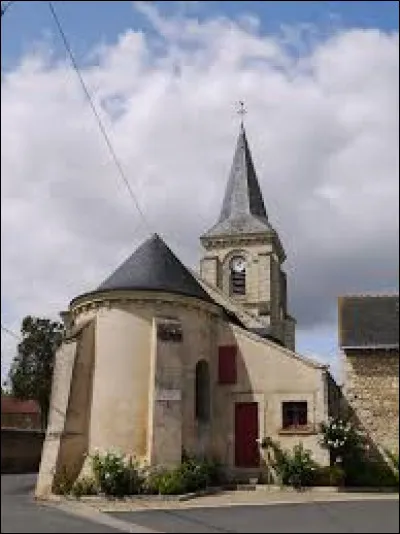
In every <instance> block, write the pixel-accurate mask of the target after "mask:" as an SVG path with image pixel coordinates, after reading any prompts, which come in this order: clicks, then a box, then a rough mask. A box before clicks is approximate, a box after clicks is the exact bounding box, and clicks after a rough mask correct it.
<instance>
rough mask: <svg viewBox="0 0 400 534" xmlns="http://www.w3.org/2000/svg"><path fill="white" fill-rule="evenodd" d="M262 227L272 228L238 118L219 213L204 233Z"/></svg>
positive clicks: (262, 229) (257, 230) (243, 231)
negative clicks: (232, 154)
mask: <svg viewBox="0 0 400 534" xmlns="http://www.w3.org/2000/svg"><path fill="white" fill-rule="evenodd" d="M242 110H243V111H244V109H243V107H242V106H241V111H242ZM266 231H272V227H271V226H270V224H269V222H268V217H267V212H266V210H265V205H264V200H263V197H262V193H261V188H260V184H259V183H258V179H257V175H256V171H255V169H254V164H253V159H252V157H251V152H250V148H249V144H248V141H247V136H246V131H245V127H244V124H243V120H242V121H241V123H240V130H239V137H238V140H237V144H236V150H235V155H234V157H233V163H232V167H231V171H230V175H229V179H228V184H227V187H226V191H225V196H224V200H223V203H222V209H221V213H220V217H219V220H218V222H217V224H216V225H215V226H214V227H213V228H211V230H209V231H208V232H207V233H206V234H205V236H204V237H206V236H210V237H211V236H217V235H221V236H222V235H227V234H238V233H240V234H249V233H250V234H252V233H260V232H266Z"/></svg>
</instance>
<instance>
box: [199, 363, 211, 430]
mask: <svg viewBox="0 0 400 534" xmlns="http://www.w3.org/2000/svg"><path fill="white" fill-rule="evenodd" d="M195 389H196V390H195V415H196V419H197V420H198V421H202V422H206V421H209V419H210V372H209V369H208V363H207V362H206V361H205V360H200V361H199V362H197V365H196V387H195Z"/></svg>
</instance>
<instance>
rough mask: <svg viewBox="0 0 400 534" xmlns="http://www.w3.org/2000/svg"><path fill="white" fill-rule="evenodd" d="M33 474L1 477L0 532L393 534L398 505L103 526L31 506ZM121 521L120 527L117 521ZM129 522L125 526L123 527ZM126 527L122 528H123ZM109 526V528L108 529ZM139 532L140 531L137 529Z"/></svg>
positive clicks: (238, 509) (203, 512)
mask: <svg viewBox="0 0 400 534" xmlns="http://www.w3.org/2000/svg"><path fill="white" fill-rule="evenodd" d="M34 483H35V475H6V476H2V477H1V532H4V533H14V532H15V533H25V532H34V533H39V532H43V533H48V532H52V533H58V532H60V533H62V532H71V533H74V532H77V533H78V532H82V533H86V532H99V533H102V532H108V533H113V532H121V531H122V530H123V531H125V532H127V531H130V532H139V531H141V532H144V531H145V530H146V529H150V530H154V531H158V532H173V533H181V532H190V533H192V532H193V533H195V532H204V533H211V532H212V533H236V532H237V533H239V532H240V533H246V532H248V533H250V532H266V533H267V532H282V533H283V532H292V533H297V532H307V533H313V532H323V533H329V532H336V533H342V532H343V533H348V534H351V533H392V532H393V533H394V532H395V533H398V532H399V501H398V500H385V499H382V500H368V501H354V500H353V501H347V502H325V503H322V502H314V503H307V504H274V505H267V506H264V505H257V506H222V507H218V508H192V509H185V510H183V509H180V510H152V511H140V512H132V513H131V512H124V513H113V514H107V517H106V523H107V522H108V524H104V518H105V516H104V514H103V515H102V517H103V520H102V521H101V522H98V521H100V519H96V518H95V517H93V521H91V520H89V519H86V518H82V517H78V516H75V515H72V514H68V513H65V512H64V511H61V510H59V509H57V508H54V507H49V506H43V505H39V504H37V503H35V502H34V501H33V498H32V491H33V488H34ZM119 520H122V521H123V523H122V522H121V523H120V522H119ZM129 523H130V525H131V528H129ZM127 524H128V527H127ZM118 526H122V528H121V530H120V529H119V528H117V527H118ZM114 527H115V528H114ZM141 528H142V530H140V529H141Z"/></svg>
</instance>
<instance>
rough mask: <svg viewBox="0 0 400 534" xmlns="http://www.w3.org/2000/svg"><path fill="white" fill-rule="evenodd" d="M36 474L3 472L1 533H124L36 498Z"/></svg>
mask: <svg viewBox="0 0 400 534" xmlns="http://www.w3.org/2000/svg"><path fill="white" fill-rule="evenodd" d="M35 479H36V476H35V475H2V477H1V532H7V533H8V532H10V533H11V532H44V533H47V532H84V533H86V532H120V530H118V529H113V528H112V527H110V526H107V525H99V524H98V523H95V522H93V521H90V520H88V519H84V518H81V517H77V516H74V515H71V514H67V513H65V512H64V511H62V510H59V509H56V508H54V507H49V506H41V505H38V504H37V503H36V502H34V501H33V497H32V492H33V488H34V485H35Z"/></svg>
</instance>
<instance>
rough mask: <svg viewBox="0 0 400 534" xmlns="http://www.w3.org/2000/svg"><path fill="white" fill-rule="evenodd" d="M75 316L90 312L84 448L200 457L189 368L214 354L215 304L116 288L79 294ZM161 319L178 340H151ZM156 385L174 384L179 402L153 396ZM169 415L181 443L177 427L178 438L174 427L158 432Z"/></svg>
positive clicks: (161, 458) (164, 459)
mask: <svg viewBox="0 0 400 534" xmlns="http://www.w3.org/2000/svg"><path fill="white" fill-rule="evenodd" d="M73 314H74V315H75V317H74V322H75V324H76V325H79V324H80V322H81V321H82V320H88V318H90V317H92V316H93V315H95V316H96V335H95V358H94V372H93V386H92V389H93V393H92V395H93V396H92V406H91V417H90V427H89V438H88V441H89V452H93V451H94V450H95V449H96V448H100V449H103V450H104V449H110V448H117V449H119V450H121V451H123V452H124V453H126V454H129V455H133V456H136V457H139V458H141V459H146V460H151V459H152V458H153V460H155V459H157V462H160V463H167V464H171V462H172V460H171V458H177V457H178V456H179V459H180V455H181V450H182V447H184V448H185V449H186V450H187V451H188V452H189V453H192V454H198V453H199V450H198V443H199V440H198V439H197V438H196V436H198V434H199V430H198V428H197V426H196V421H195V418H194V406H195V404H194V380H195V372H194V370H195V366H196V363H197V362H198V361H199V360H200V359H206V360H207V361H210V360H211V359H212V358H213V357H214V356H215V354H216V350H217V349H216V334H215V326H214V323H215V318H216V317H217V316H218V315H220V314H221V311H220V309H219V308H218V307H216V306H214V305H211V304H207V303H204V302H202V301H198V300H197V299H193V298H189V297H184V296H177V295H165V294H155V293H148V294H146V293H143V292H142V293H137V294H135V293H133V292H130V293H126V292H114V293H113V294H110V295H108V296H105V295H104V296H101V297H100V296H99V295H97V296H96V297H95V299H94V298H92V299H91V300H90V301H89V299H88V298H86V299H82V300H81V301H80V302H78V303H77V306H76V307H75V309H74V310H73ZM165 319H167V320H169V321H171V320H172V321H176V322H178V323H179V324H180V325H181V328H182V332H183V336H182V341H181V342H179V343H170V342H160V341H158V340H157V339H156V329H157V323H158V322H159V321H163V320H165ZM160 389H161V390H164V391H165V390H178V389H180V392H181V399H180V400H179V401H174V400H171V401H168V402H167V401H164V400H162V395H161V398H158V397H159V395H158V392H159V391H158V390H160ZM177 402H178V403H179V406H178V405H177ZM116 414H117V415H118V416H116ZM168 417H172V418H173V419H171V424H172V421H175V422H176V420H177V419H179V418H180V421H179V425H180V432H181V436H180V440H179V439H178V437H179V435H178V434H179V432H178V427H177V428H176V429H175V430H176V432H175V435H176V437H177V439H173V432H170V433H169V434H168V433H166V432H164V434H163V435H162V432H161V430H162V428H164V427H165V425H163V424H162V421H164V422H165V421H166V420H167V419H168ZM155 432H156V433H157V436H158V439H157V440H156V444H157V452H156V450H155V447H154V433H155ZM202 435H206V437H205V438H204V439H203V441H202V445H201V447H203V448H204V447H206V448H207V447H208V445H207V443H209V442H210V439H209V437H207V435H209V432H204V429H202ZM171 436H172V439H170V437H171ZM179 443H180V445H179V455H178V454H177V445H178V444H179ZM205 452H207V451H205ZM172 463H173V462H172Z"/></svg>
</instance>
